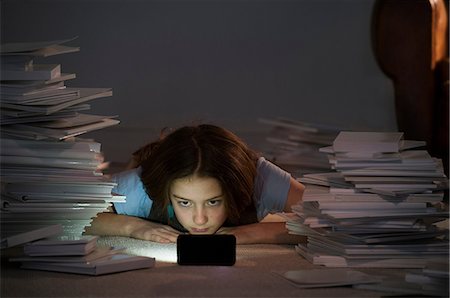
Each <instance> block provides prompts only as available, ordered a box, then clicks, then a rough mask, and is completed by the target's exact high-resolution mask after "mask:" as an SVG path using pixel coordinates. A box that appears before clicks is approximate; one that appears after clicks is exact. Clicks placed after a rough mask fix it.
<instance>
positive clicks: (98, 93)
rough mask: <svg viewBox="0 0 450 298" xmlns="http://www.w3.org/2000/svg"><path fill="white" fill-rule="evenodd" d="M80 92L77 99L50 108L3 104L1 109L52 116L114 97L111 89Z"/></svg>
mask: <svg viewBox="0 0 450 298" xmlns="http://www.w3.org/2000/svg"><path fill="white" fill-rule="evenodd" d="M76 89H77V90H79V91H80V96H79V97H78V98H76V99H73V100H70V101H66V102H63V103H60V104H54V105H49V106H30V105H19V104H10V103H2V104H1V105H0V107H2V108H7V109H13V110H19V111H28V112H36V113H41V114H46V115H48V114H52V113H55V112H58V111H61V110H63V109H66V108H68V107H71V106H74V105H79V104H81V103H85V102H87V101H90V100H94V99H97V98H102V97H108V96H112V90H111V88H76Z"/></svg>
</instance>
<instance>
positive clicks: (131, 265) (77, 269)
mask: <svg viewBox="0 0 450 298" xmlns="http://www.w3.org/2000/svg"><path fill="white" fill-rule="evenodd" d="M154 266H155V258H151V257H142V256H133V255H127V254H114V255H112V256H110V257H109V258H107V259H101V260H97V261H95V260H94V261H92V262H89V263H49V262H23V263H22V265H21V268H23V269H35V270H45V271H56V272H65V273H77V274H87V275H103V274H110V273H117V272H123V271H129V270H137V269H146V268H152V267H154Z"/></svg>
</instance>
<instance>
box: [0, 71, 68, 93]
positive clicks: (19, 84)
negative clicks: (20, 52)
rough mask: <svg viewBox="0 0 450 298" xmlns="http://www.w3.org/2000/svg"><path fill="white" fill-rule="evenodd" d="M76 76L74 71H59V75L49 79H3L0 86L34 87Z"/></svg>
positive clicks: (15, 87)
mask: <svg viewBox="0 0 450 298" xmlns="http://www.w3.org/2000/svg"><path fill="white" fill-rule="evenodd" d="M75 78H76V74H74V73H61V75H60V76H59V77H56V78H53V79H50V80H31V81H22V80H14V81H3V82H1V83H0V87H1V88H3V87H5V88H10V89H17V90H20V89H36V88H41V87H45V86H46V85H51V84H55V83H58V82H63V81H67V80H73V79H75Z"/></svg>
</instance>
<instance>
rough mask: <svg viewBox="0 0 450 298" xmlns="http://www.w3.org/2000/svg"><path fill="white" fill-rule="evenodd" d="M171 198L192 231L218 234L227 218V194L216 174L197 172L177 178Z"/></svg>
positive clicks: (186, 225)
mask: <svg viewBox="0 0 450 298" xmlns="http://www.w3.org/2000/svg"><path fill="white" fill-rule="evenodd" d="M170 201H171V202H172V205H173V209H174V212H175V214H176V216H177V219H178V221H179V222H180V223H181V225H182V226H183V227H184V228H185V229H186V230H188V232H189V233H190V234H214V233H215V232H216V231H217V230H218V229H219V228H220V227H221V226H222V225H223V223H224V222H225V220H226V219H227V214H226V213H227V212H226V210H225V197H224V195H223V193H222V187H221V186H220V183H219V181H218V180H217V179H215V178H211V177H198V176H196V175H193V176H189V177H185V178H180V179H176V180H174V181H173V182H172V185H171V187H170Z"/></svg>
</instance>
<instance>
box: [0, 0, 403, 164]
mask: <svg viewBox="0 0 450 298" xmlns="http://www.w3.org/2000/svg"><path fill="white" fill-rule="evenodd" d="M373 4H374V0H271V1H268V0H209V1H208V0H204V1H190V0H184V1H182V0H159V1H155V0H120V1H119V0H115V1H113V0H35V1H32V0H26V1H25V0H3V1H1V39H2V42H13V41H38V40H54V39H65V38H70V37H74V36H78V39H76V40H75V41H73V42H71V43H69V44H68V45H73V46H80V47H81V51H80V52H78V53H72V54H65V55H60V56H55V57H51V58H46V60H45V61H43V62H45V63H46V62H47V61H48V62H49V63H52V62H53V63H61V65H62V70H63V72H69V73H76V74H77V78H76V79H75V80H72V81H68V82H67V85H69V86H80V87H112V88H113V92H114V96H113V97H109V98H103V99H98V100H96V101H93V102H92V110H91V113H95V114H104V115H119V119H120V120H121V121H122V122H121V124H120V125H119V126H116V127H111V128H107V129H104V130H101V131H98V132H93V133H90V134H88V135H86V136H87V137H92V138H95V139H96V140H98V141H100V142H101V143H102V144H103V150H104V152H105V154H106V158H107V159H108V160H111V161H119V162H123V161H126V159H127V158H128V157H129V155H130V154H131V152H133V151H134V150H135V149H137V147H138V146H140V145H142V144H144V143H147V142H148V141H149V140H152V139H153V138H155V137H156V136H157V135H158V134H159V131H160V130H161V129H162V128H163V127H167V126H170V127H178V126H181V125H185V124H190V123H192V122H193V121H194V122H208V123H214V124H218V125H223V126H225V127H227V128H229V129H231V130H233V131H234V132H236V133H238V134H239V135H241V136H242V137H243V138H244V139H245V140H247V141H248V142H249V143H250V144H251V145H254V146H258V144H259V142H261V140H262V138H263V137H264V135H265V134H266V133H267V132H268V130H269V129H270V127H269V126H267V125H263V124H261V123H259V122H258V118H262V117H263V118H272V117H278V116H281V117H286V118H291V119H295V120H299V121H306V122H313V123H322V124H329V125H335V126H337V127H340V128H342V129H353V130H396V124H395V115H394V102H393V88H392V84H391V82H390V81H389V80H388V79H387V77H385V76H384V74H383V73H382V72H381V70H380V69H379V67H378V66H377V64H376V61H375V58H374V55H373V52H372V49H371V37H370V30H371V29H370V24H371V14H372V9H373Z"/></svg>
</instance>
